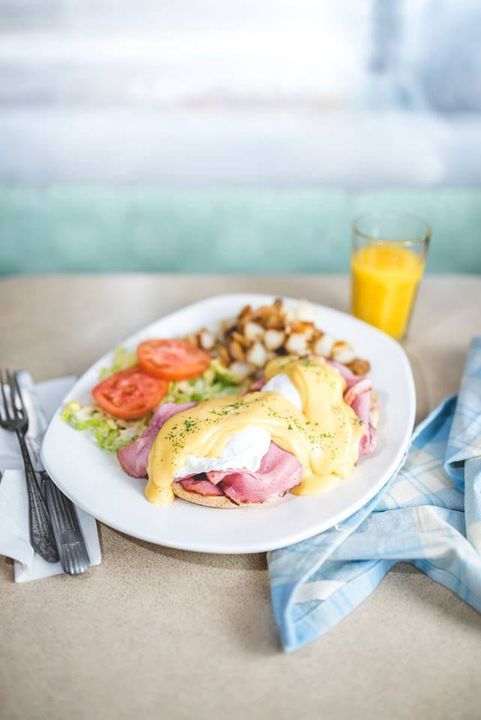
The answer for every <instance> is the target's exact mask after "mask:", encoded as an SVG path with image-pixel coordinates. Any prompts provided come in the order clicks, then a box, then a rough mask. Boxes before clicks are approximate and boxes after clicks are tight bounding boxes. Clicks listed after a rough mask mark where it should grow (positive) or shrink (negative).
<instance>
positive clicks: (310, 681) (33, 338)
mask: <svg viewBox="0 0 481 720" xmlns="http://www.w3.org/2000/svg"><path fill="white" fill-rule="evenodd" d="M235 291H256V292H259V291H260V292H272V293H277V294H281V293H283V294H286V295H291V296H298V297H307V298H309V299H311V300H314V301H318V302H321V303H324V304H326V305H331V306H333V307H337V308H340V309H346V306H347V301H348V281H347V279H346V278H341V277H332V276H330V277H327V276H324V277H323V276H318V277H313V276H309V277H306V276H297V277H294V276H290V277H284V278H279V277H264V278H259V277H236V276H217V277H215V276H211V277H207V276H181V275H180V276H179V275H177V276H172V275H170V276H169V275H123V276H108V277H107V276H83V277H81V276H72V277H65V276H63V277H44V278H22V279H7V280H3V281H1V282H0V367H1V366H5V365H9V366H11V367H27V368H29V369H30V370H31V371H32V373H33V374H34V377H35V378H36V379H37V380H44V379H48V378H52V377H55V376H59V375H67V374H70V373H80V372H82V371H83V370H84V369H85V367H86V366H88V365H89V364H90V363H91V362H92V361H94V360H95V359H96V358H97V357H98V356H99V355H101V354H102V353H103V352H105V351H106V350H108V349H109V348H111V347H112V346H113V345H115V344H116V343H118V342H119V341H121V340H122V339H123V338H124V337H125V336H127V335H129V334H130V333H132V332H133V331H135V330H136V329H138V328H139V327H141V326H143V325H145V324H147V323H149V322H152V321H153V320H155V319H157V318H158V317H160V316H162V315H163V314H165V313H166V312H168V311H170V310H172V309H174V308H177V307H180V306H182V305H185V304H187V303H189V302H191V301H193V300H197V299H200V298H203V297H207V296H209V295H213V294H218V293H224V292H235ZM480 306H481V278H479V277H466V276H445V277H428V278H427V279H426V280H425V281H424V283H423V287H422V289H421V292H420V296H419V298H418V303H417V308H416V312H415V315H414V319H413V323H412V327H411V333H410V338H409V340H408V341H407V342H406V343H405V347H406V350H407V352H408V354H409V357H410V359H411V362H412V365H413V370H414V375H415V380H416V388H417V396H418V417H422V416H424V415H425V414H426V413H427V412H428V411H429V410H430V409H432V408H433V407H434V405H435V404H436V403H437V402H438V401H439V400H441V399H442V398H443V397H444V396H446V395H447V394H449V393H452V392H455V391H456V389H457V386H458V383H459V380H460V377H461V373H462V369H463V363H464V356H465V351H466V348H467V344H468V342H469V340H470V338H471V336H472V335H474V334H481V313H480ZM100 533H101V541H102V549H103V563H102V565H101V566H100V567H98V568H95V569H93V570H91V571H90V572H89V573H88V574H87V575H85V576H83V577H80V578H75V579H72V578H69V577H66V576H58V577H54V578H49V579H46V580H42V581H38V582H34V583H27V584H24V585H15V584H14V583H13V582H12V567H11V563H10V562H9V561H8V560H6V559H4V558H1V559H0V626H1V631H2V640H1V642H0V717H1V718H2V720H13V719H14V718H15V719H16V718H18V719H20V718H21V719H22V720H24V719H28V720H30V719H31V718H35V719H36V718H38V719H39V720H40V719H42V720H43V718H48V719H49V720H64V719H65V718H69V720H87V719H89V720H90V719H91V718H94V719H95V720H97V719H99V720H110V719H112V720H113V719H116V720H117V719H121V720H124V719H125V720H130V719H131V718H132V719H134V718H135V719H137V718H146V719H147V720H150V718H162V719H163V718H168V719H169V720H170V718H173V719H175V720H177V718H178V719H179V720H180V719H182V720H184V719H185V720H191V719H196V720H197V718H199V719H204V718H206V719H207V718H208V720H214V719H215V720H216V719H217V718H223V717H225V716H227V715H228V716H229V717H230V718H232V720H237V718H244V717H246V716H247V715H250V716H251V717H253V718H257V717H259V718H266V719H267V720H270V718H272V719H276V720H278V719H279V718H281V719H284V718H286V719H290V718H293V717H295V718H297V719H298V720H303V719H304V718H306V719H307V718H320V717H322V718H326V719H330V718H335V719H336V720H344V718H346V719H347V718H349V719H351V718H356V720H364V718H366V719H369V720H373V719H377V718H380V719H384V718H406V719H407V718H409V719H410V720H412V719H417V718H422V719H423V720H424V719H426V718H436V720H439V719H442V718H450V719H451V718H466V719H471V718H476V717H479V716H480V706H481V689H480V685H479V679H478V676H479V667H480V664H481V616H480V615H478V614H477V613H476V612H475V611H474V610H472V609H471V608H470V607H468V606H467V605H465V604H464V603H463V602H462V601H461V600H459V599H458V598H457V597H456V596H454V595H453V594H451V593H450V592H449V591H448V590H446V589H445V588H444V587H441V586H439V585H437V584H436V583H434V582H433V581H432V580H430V579H428V578H426V577H425V576H424V575H422V574H420V573H418V572H414V571H412V570H411V568H410V567H409V566H407V565H401V566H398V567H397V568H395V569H394V570H393V571H392V572H390V573H389V574H388V575H387V577H386V578H385V579H384V581H383V582H382V583H381V585H380V587H379V588H378V589H377V590H376V591H375V592H374V593H373V595H372V596H371V597H370V598H368V599H367V600H366V601H365V602H364V603H363V604H362V606H361V607H360V608H358V609H357V610H356V611H355V612H354V613H352V614H351V615H350V616H349V617H348V618H347V619H346V620H344V621H343V622H342V623H341V624H339V625H338V626H337V627H336V628H334V630H332V631H331V632H330V633H329V634H327V635H326V636H324V637H323V638H321V639H319V640H317V641H315V642H314V643H312V644H311V645H310V646H308V647H307V648H305V649H303V650H301V651H299V652H297V653H295V654H293V655H285V654H283V653H282V652H281V650H280V648H279V645H278V640H277V635H276V630H275V627H274V623H273V619H272V614H271V607H270V599H269V586H268V582H267V573H266V561H265V556H264V555H251V556H246V555H244V556H219V555H201V554H194V553H187V552H182V551H178V550H171V549H166V548H161V547H157V546H154V545H150V544H148V543H145V542H142V541H139V540H134V539H132V538H129V537H127V536H125V535H122V534H121V533H118V532H116V531H113V530H111V529H109V528H108V527H106V526H102V527H101V528H100Z"/></svg>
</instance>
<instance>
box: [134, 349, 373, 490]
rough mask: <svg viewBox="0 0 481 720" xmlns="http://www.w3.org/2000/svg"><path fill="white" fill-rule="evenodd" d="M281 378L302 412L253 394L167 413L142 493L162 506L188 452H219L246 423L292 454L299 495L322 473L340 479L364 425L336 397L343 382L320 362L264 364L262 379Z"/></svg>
mask: <svg viewBox="0 0 481 720" xmlns="http://www.w3.org/2000/svg"><path fill="white" fill-rule="evenodd" d="M281 372H282V373H285V374H286V375H288V377H289V378H290V380H291V381H292V383H293V384H294V385H295V387H296V389H297V391H298V393H299V395H300V397H301V400H302V410H299V409H298V408H297V407H295V406H294V405H293V404H292V402H290V401H289V400H288V399H287V398H286V397H284V396H283V395H281V394H280V393H278V392H253V393H249V394H247V395H244V396H241V397H238V396H233V397H223V398H216V399H214V400H207V401H205V402H201V403H199V404H198V405H196V406H195V407H193V408H190V409H189V410H185V411H183V412H180V413H178V414H177V415H175V416H174V417H172V418H170V420H168V421H167V422H166V423H165V425H164V426H163V427H162V428H161V430H160V431H159V433H158V435H157V438H156V440H155V442H154V445H153V447H152V450H151V452H150V455H149V465H148V477H149V479H148V483H147V485H146V489H145V494H146V496H147V499H148V500H150V502H153V503H157V504H166V503H168V502H171V501H172V500H173V498H174V496H173V492H172V489H171V485H172V482H173V480H174V478H175V477H176V476H177V477H179V476H180V475H179V473H181V472H182V468H183V466H184V465H187V464H188V459H189V456H194V457H219V455H220V454H221V453H222V451H223V448H224V446H225V445H226V443H227V442H228V441H229V438H231V437H232V436H233V435H234V434H235V433H238V432H239V431H241V430H243V429H245V428H246V427H251V426H254V427H258V428H262V429H264V430H266V431H267V432H268V433H269V434H270V436H271V440H272V441H273V442H275V443H276V444H277V445H278V446H279V447H280V448H282V449H283V450H286V451H288V452H290V453H292V454H293V455H294V456H295V457H296V458H297V460H298V461H299V463H300V464H301V466H302V469H303V478H302V483H301V485H300V486H299V487H298V488H296V491H297V493H299V494H315V493H317V492H319V491H320V490H321V489H322V487H323V486H324V485H325V480H326V478H327V477H330V476H332V475H336V476H338V477H347V476H348V475H349V474H350V473H351V472H352V471H353V469H354V465H355V464H356V462H357V459H358V456H359V440H360V438H361V435H362V432H363V429H362V424H361V423H360V421H359V420H358V419H357V417H356V415H355V413H354V412H353V410H352V408H350V407H349V406H348V405H347V404H346V403H345V402H344V400H343V391H344V389H345V382H344V380H343V378H342V377H341V375H340V374H339V373H338V372H337V370H334V369H333V368H331V367H330V366H329V365H327V364H326V363H325V362H323V361H322V360H319V361H312V360H290V361H288V362H285V361H284V362H283V363H277V364H276V363H273V364H270V365H269V366H268V367H267V368H266V376H267V377H268V379H269V378H270V377H272V376H273V375H275V374H277V373H281Z"/></svg>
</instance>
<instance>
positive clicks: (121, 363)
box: [99, 347, 137, 380]
mask: <svg viewBox="0 0 481 720" xmlns="http://www.w3.org/2000/svg"><path fill="white" fill-rule="evenodd" d="M136 362H137V355H136V354H135V353H129V352H127V350H126V349H125V348H124V347H117V348H115V350H114V356H113V358H112V365H111V366H110V367H107V368H101V369H100V370H99V378H100V379H101V380H105V378H108V377H109V376H110V375H113V374H114V373H116V372H120V371H121V370H127V368H129V367H132V365H135V364H136Z"/></svg>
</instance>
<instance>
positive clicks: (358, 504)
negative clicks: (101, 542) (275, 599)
mask: <svg viewBox="0 0 481 720" xmlns="http://www.w3.org/2000/svg"><path fill="white" fill-rule="evenodd" d="M275 297H282V299H283V300H284V301H286V302H287V303H297V302H299V301H300V300H301V298H292V297H290V296H285V295H281V294H279V295H274V294H268V293H222V294H219V295H211V296H208V297H206V298H203V299H201V300H197V301H195V302H193V303H189V304H187V305H184V306H182V307H179V308H176V309H175V310H173V311H172V312H169V313H167V314H165V315H163V316H161V317H159V318H157V319H156V320H154V321H153V322H151V323H149V324H148V325H145V326H144V327H142V328H140V329H139V330H137V331H136V332H135V333H133V334H131V335H129V336H128V337H127V338H124V339H123V340H120V341H119V342H118V343H117V345H121V346H128V345H131V344H132V343H134V342H136V341H137V340H136V339H137V338H138V336H140V335H144V334H145V335H148V333H149V331H150V329H151V328H153V327H154V326H156V325H157V324H158V323H159V322H161V321H163V320H166V319H169V320H172V319H175V316H176V315H177V314H181V313H185V311H190V310H193V309H198V308H199V306H200V307H201V306H203V305H207V304H214V305H215V304H217V303H221V302H222V301H223V300H226V299H228V300H229V301H232V300H233V299H234V298H235V299H237V298H239V302H240V303H246V302H247V303H257V302H272V300H273V299H274V298H275ZM308 302H309V303H310V304H311V305H313V306H314V307H315V308H316V309H317V310H320V311H324V310H327V311H328V312H329V313H330V314H331V316H334V317H335V316H338V317H341V318H343V319H345V318H348V319H349V321H350V322H352V323H354V324H355V325H357V326H358V327H359V328H360V329H361V330H362V329H368V331H369V332H370V333H375V334H377V335H380V336H382V338H383V341H388V343H389V344H391V346H392V347H393V349H395V351H396V352H397V353H398V355H399V358H400V359H401V361H402V364H403V369H404V371H405V379H406V381H407V389H408V397H409V418H408V422H407V423H406V427H405V431H404V435H403V438H402V442H400V443H399V447H398V450H397V451H396V454H395V456H394V457H393V459H392V460H391V463H390V464H389V466H388V467H387V469H386V471H385V472H384V473H383V475H382V477H381V479H380V480H378V481H377V482H376V483H374V484H373V485H372V487H371V488H370V489H369V491H366V493H365V494H364V495H362V496H361V497H360V498H359V499H358V500H357V501H355V502H351V503H350V504H349V509H348V511H347V512H346V511H343V510H339V511H338V512H337V513H336V514H334V515H332V516H331V518H330V519H329V521H328V523H326V524H324V525H323V524H322V523H320V524H319V528H318V529H316V530H315V531H314V532H313V531H312V529H311V530H305V531H303V530H302V529H301V530H299V531H298V532H296V533H291V535H290V539H289V540H288V541H284V542H282V543H281V544H279V542H276V541H275V540H273V541H272V542H264V543H262V548H260V547H258V548H255V549H254V548H253V547H252V546H250V545H242V544H239V545H237V546H236V547H235V548H234V549H233V548H230V547H229V548H227V549H220V547H219V545H218V544H216V543H214V544H209V543H203V544H202V545H199V544H198V543H197V544H196V546H195V547H193V546H189V545H188V544H186V543H176V542H175V541H174V542H171V541H169V542H166V541H162V542H160V541H157V540H153V539H152V537H151V536H149V535H148V534H143V533H142V532H141V531H140V532H138V531H135V532H131V531H130V530H126V529H125V528H124V527H121V526H120V525H118V524H116V523H115V521H114V522H112V520H111V519H108V520H107V519H105V517H102V516H101V515H102V514H100V515H99V514H97V513H96V514H95V515H92V511H91V510H90V509H89V508H87V507H86V506H85V505H84V504H83V502H82V500H79V499H78V498H77V497H76V494H75V493H72V492H71V490H70V489H69V488H68V487H65V486H64V484H63V483H62V482H61V481H57V479H56V478H55V473H52V472H51V466H50V468H49V460H48V457H47V456H46V454H45V447H46V446H47V444H48V440H49V436H50V435H51V434H52V432H53V430H51V429H52V428H53V427H54V425H55V423H56V422H57V421H59V414H60V410H61V408H62V406H63V404H64V403H65V401H66V400H67V398H69V397H70V396H71V394H72V393H74V392H75V389H76V388H77V386H78V385H79V384H80V383H81V382H82V381H83V379H84V378H85V376H86V375H87V374H88V373H90V372H92V371H93V370H95V369H96V368H97V367H100V366H102V365H104V364H105V363H106V362H108V361H109V360H110V359H111V357H112V353H113V351H114V348H111V349H110V350H109V351H107V352H106V353H104V355H102V356H101V357H100V358H98V359H97V360H96V361H95V362H94V363H92V364H91V365H90V366H89V367H88V368H87V369H86V370H85V371H84V372H83V373H82V374H81V375H80V376H79V377H78V378H77V380H76V382H75V384H74V385H73V386H72V388H71V389H70V390H69V392H68V393H67V394H66V396H65V397H64V398H63V400H62V402H61V403H60V406H59V408H57V410H56V411H55V413H54V415H53V417H52V419H51V421H50V423H49V425H48V428H47V431H46V433H45V436H44V438H43V442H42V446H41V458H42V462H43V464H44V467H45V469H46V470H47V472H48V474H49V475H50V476H51V478H52V480H53V481H54V482H55V484H56V485H57V486H58V487H59V488H60V489H61V490H62V492H63V493H64V494H65V495H66V496H67V497H69V499H70V500H72V502H74V503H75V504H76V505H77V506H78V507H79V508H81V509H82V510H83V511H84V512H86V513H88V514H90V515H92V516H93V517H95V519H96V520H98V521H99V522H101V523H103V524H105V525H107V526H108V527H110V528H112V529H113V530H115V531H117V532H121V533H123V534H125V535H128V536H130V537H134V538H137V539H139V540H143V541H145V542H149V543H152V544H153V545H158V546H160V547H169V548H173V549H177V550H185V551H188V552H201V553H202V552H203V553H209V554H222V555H239V554H254V553H259V552H269V551H272V550H276V549H280V548H282V547H286V546H288V545H293V544H295V543H298V542H302V541H303V540H307V539H309V538H311V537H314V536H315V535H318V534H320V533H322V532H325V531H326V530H328V529H330V528H332V527H334V526H335V525H337V524H338V523H340V522H342V521H343V520H346V519H348V518H349V517H351V516H352V515H354V514H355V513H356V512H358V510H360V509H361V508H362V507H364V506H365V505H367V503H369V502H370V500H372V498H373V497H374V496H375V495H376V494H377V493H378V492H380V490H381V489H382V488H383V487H384V486H385V485H386V484H387V483H388V482H389V480H390V479H391V478H392V477H393V476H394V474H395V473H396V472H397V471H398V470H399V469H400V467H401V466H402V464H403V462H404V459H405V457H406V454H407V452H408V450H409V441H410V438H411V436H412V432H413V428H414V424H415V417H416V389H415V383H414V377H413V373H412V368H411V364H410V362H409V358H408V356H407V354H406V351H405V350H404V348H403V347H402V346H401V345H400V343H398V342H397V341H396V340H394V339H393V338H391V337H390V336H389V335H387V334H386V333H384V332H382V331H381V330H379V329H378V328H375V327H374V326H372V325H369V324H368V323H366V322H364V321H362V320H360V319H359V318H355V317H354V316H352V315H350V314H349V313H347V312H344V311H342V310H338V309H337V308H332V307H329V306H327V305H321V304H320V303H318V302H315V301H311V300H308ZM117 345H116V346H117ZM86 439H87V440H88V442H93V441H92V440H91V439H90V438H86ZM303 497H307V496H303ZM257 509H258V508H256V510H257ZM242 510H244V508H242ZM247 511H252V509H249V508H247Z"/></svg>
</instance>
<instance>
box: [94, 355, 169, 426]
mask: <svg viewBox="0 0 481 720" xmlns="http://www.w3.org/2000/svg"><path fill="white" fill-rule="evenodd" d="M168 386H169V384H168V383H166V382H164V381H163V380H159V379H158V378H154V377H152V376H151V375H147V373H145V372H143V370H141V368H139V366H138V365H135V366H134V367H130V368H127V370H122V371H121V372H118V373H115V374H114V375H111V376H110V377H108V378H106V379H105V380H102V382H99V384H98V385H96V386H95V387H94V388H93V390H92V396H93V399H94V400H95V402H96V403H97V405H99V406H100V407H101V408H102V410H105V412H108V413H109V415H113V416H114V417H117V418H122V419H123V420H133V419H134V418H139V417H142V416H143V415H147V413H148V412H149V411H150V410H153V409H154V408H156V407H157V405H158V404H159V403H160V401H161V400H162V398H163V397H164V395H165V393H166V392H167V388H168Z"/></svg>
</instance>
